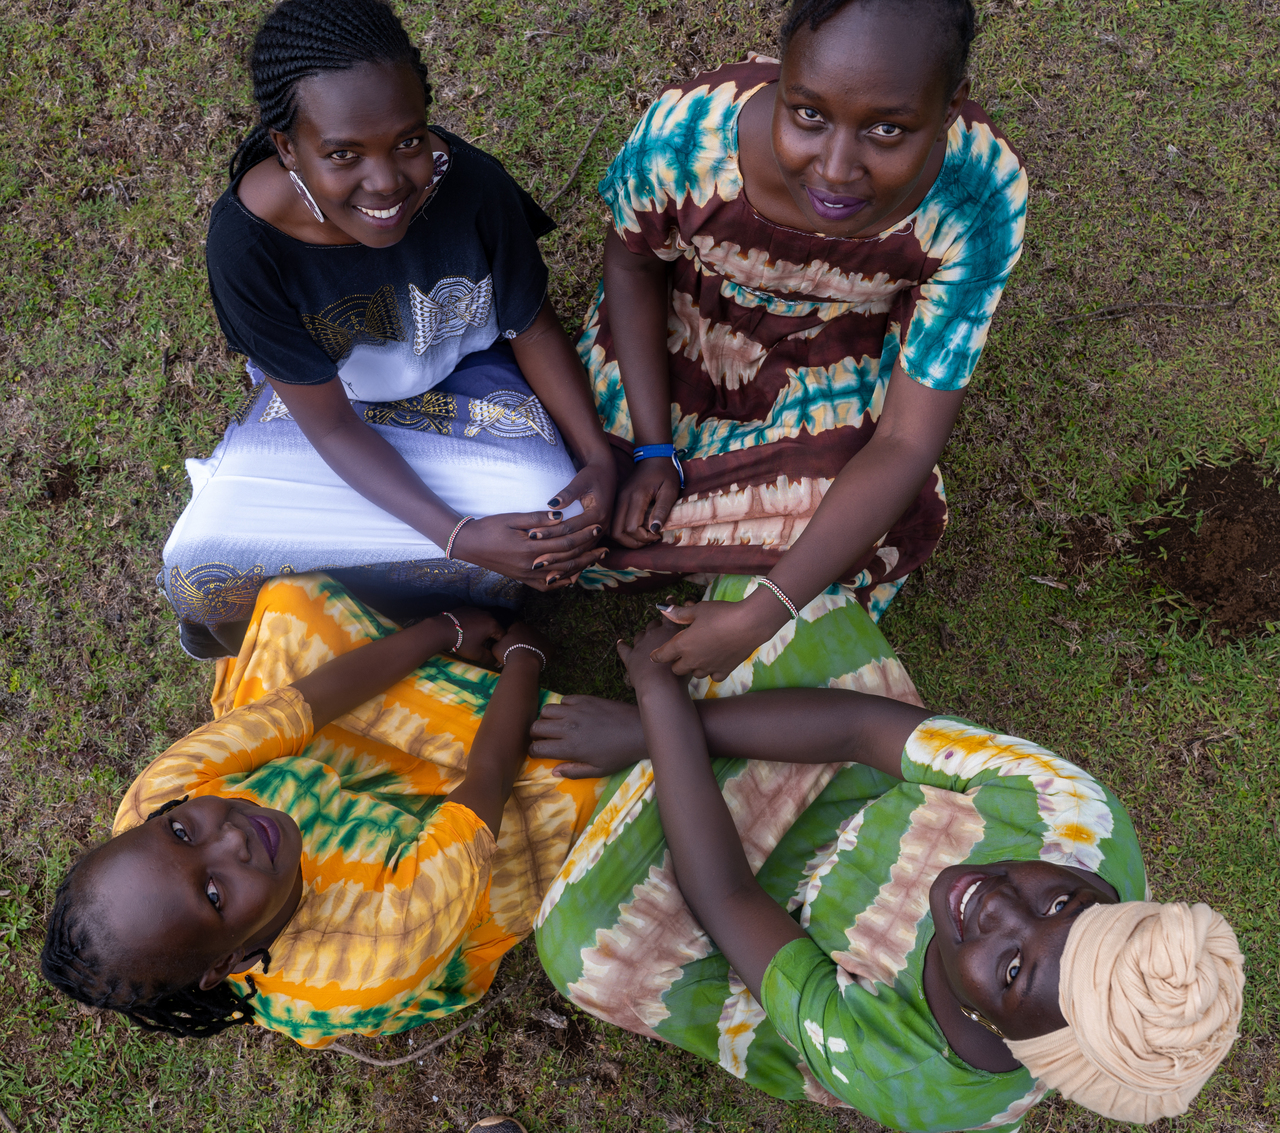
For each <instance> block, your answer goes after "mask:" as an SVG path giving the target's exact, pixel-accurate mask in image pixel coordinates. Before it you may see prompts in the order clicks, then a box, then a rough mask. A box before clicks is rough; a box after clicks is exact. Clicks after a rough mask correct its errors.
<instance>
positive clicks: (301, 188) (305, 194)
mask: <svg viewBox="0 0 1280 1133" xmlns="http://www.w3.org/2000/svg"><path fill="white" fill-rule="evenodd" d="M289 180H290V181H292V182H293V187H294V188H295V189H297V190H298V192H299V193H301V194H302V199H303V200H304V201H305V202H306V205H307V208H309V209H310V210H311V215H312V216H314V217H315V218H316V220H318V221H319V222H320V223H321V224H323V223H324V213H322V212H321V211H320V206H319V205H318V204H316V199H315V197H313V196H312V195H311V191H310V190H309V189H308V188H307V187H306V185H304V184H303V183H302V178H301V177H299V176H298V175H297V174H296V173H295V172H294V171H293V170H292V169H290V170H289Z"/></svg>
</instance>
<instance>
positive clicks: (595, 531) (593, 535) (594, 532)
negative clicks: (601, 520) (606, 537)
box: [591, 527, 600, 539]
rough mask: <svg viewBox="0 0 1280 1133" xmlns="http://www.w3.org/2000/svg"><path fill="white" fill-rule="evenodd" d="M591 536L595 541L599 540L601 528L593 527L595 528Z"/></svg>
mask: <svg viewBox="0 0 1280 1133" xmlns="http://www.w3.org/2000/svg"><path fill="white" fill-rule="evenodd" d="M591 536H592V538H594V539H599V538H600V528H598V527H593V528H592V529H591Z"/></svg>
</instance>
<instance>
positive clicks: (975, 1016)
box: [960, 1007, 1004, 1039]
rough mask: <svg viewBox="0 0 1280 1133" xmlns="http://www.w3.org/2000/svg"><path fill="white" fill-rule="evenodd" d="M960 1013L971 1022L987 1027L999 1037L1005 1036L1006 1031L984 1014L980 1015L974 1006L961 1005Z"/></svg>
mask: <svg viewBox="0 0 1280 1133" xmlns="http://www.w3.org/2000/svg"><path fill="white" fill-rule="evenodd" d="M960 1014H961V1015H963V1016H964V1017H965V1018H966V1019H968V1020H969V1021H970V1022H971V1023H977V1024H978V1026H980V1027H986V1029H987V1030H988V1031H990V1032H991V1033H992V1034H993V1035H995V1036H996V1037H997V1038H1001V1039H1002V1038H1004V1032H1003V1031H1002V1030H1001V1029H1000V1028H999V1027H997V1026H996V1025H995V1024H994V1023H993V1022H992V1021H991V1020H990V1019H988V1018H986V1017H985V1016H984V1015H980V1014H979V1013H978V1012H977V1011H975V1010H974V1009H973V1008H972V1007H961V1008H960Z"/></svg>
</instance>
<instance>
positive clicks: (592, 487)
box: [537, 450, 618, 532]
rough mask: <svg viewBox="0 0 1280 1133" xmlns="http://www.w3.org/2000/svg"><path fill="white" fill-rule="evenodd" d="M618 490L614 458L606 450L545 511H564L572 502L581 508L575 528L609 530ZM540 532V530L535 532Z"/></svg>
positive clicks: (575, 517)
mask: <svg viewBox="0 0 1280 1133" xmlns="http://www.w3.org/2000/svg"><path fill="white" fill-rule="evenodd" d="M617 490H618V473H617V469H616V468H615V467H614V463H613V456H612V454H611V453H610V452H609V451H608V450H606V451H605V453H604V455H603V456H602V457H599V458H597V459H595V460H591V461H588V462H587V463H586V464H585V465H584V466H583V468H582V471H581V472H579V473H578V474H577V475H576V476H575V477H574V478H573V479H572V480H570V481H569V483H568V484H566V485H565V487H564V490H563V491H560V492H557V493H556V494H555V495H554V496H552V497H551V499H549V500H548V501H547V507H549V508H555V509H557V510H561V511H562V510H563V509H564V508H567V507H568V506H569V505H570V504H571V503H573V501H574V500H577V501H578V503H580V504H581V505H582V514H581V515H576V516H574V517H573V520H572V521H571V522H572V523H575V524H576V525H577V527H576V528H575V530H577V529H580V528H583V527H593V526H595V527H600V528H602V529H604V530H608V527H609V517H610V516H611V515H612V514H613V500H614V496H615V495H616V494H617ZM537 530H538V531H539V532H542V531H543V530H544V529H543V528H538V529H537Z"/></svg>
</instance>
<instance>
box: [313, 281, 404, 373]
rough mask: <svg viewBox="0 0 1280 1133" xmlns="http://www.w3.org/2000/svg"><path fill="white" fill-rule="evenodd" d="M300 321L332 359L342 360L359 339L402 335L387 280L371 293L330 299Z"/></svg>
mask: <svg viewBox="0 0 1280 1133" xmlns="http://www.w3.org/2000/svg"><path fill="white" fill-rule="evenodd" d="M302 325H303V326H305V327H306V328H307V331H308V332H309V333H310V335H311V337H312V338H313V339H315V341H316V344H317V345H318V346H319V347H320V349H321V350H323V351H324V352H325V353H326V354H327V355H328V356H329V357H330V358H331V359H332V360H333V361H334V362H339V361H341V360H342V359H343V358H345V357H346V356H347V355H348V354H350V353H351V351H352V349H353V348H354V347H355V346H356V345H357V344H359V343H361V342H366V343H372V344H373V345H377V344H378V343H379V342H403V341H404V339H405V331H404V323H403V322H402V321H401V319H400V307H399V304H397V303H396V292H395V288H394V287H392V286H391V284H389V283H388V284H386V285H385V286H383V287H379V288H378V290H377V291H376V292H375V293H374V294H372V295H348V296H347V297H346V298H345V299H339V300H338V301H337V302H336V303H330V304H329V306H327V307H326V308H325V309H324V310H323V311H321V312H320V313H319V314H318V315H303V316H302ZM418 353H422V352H421V351H419V352H418Z"/></svg>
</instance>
